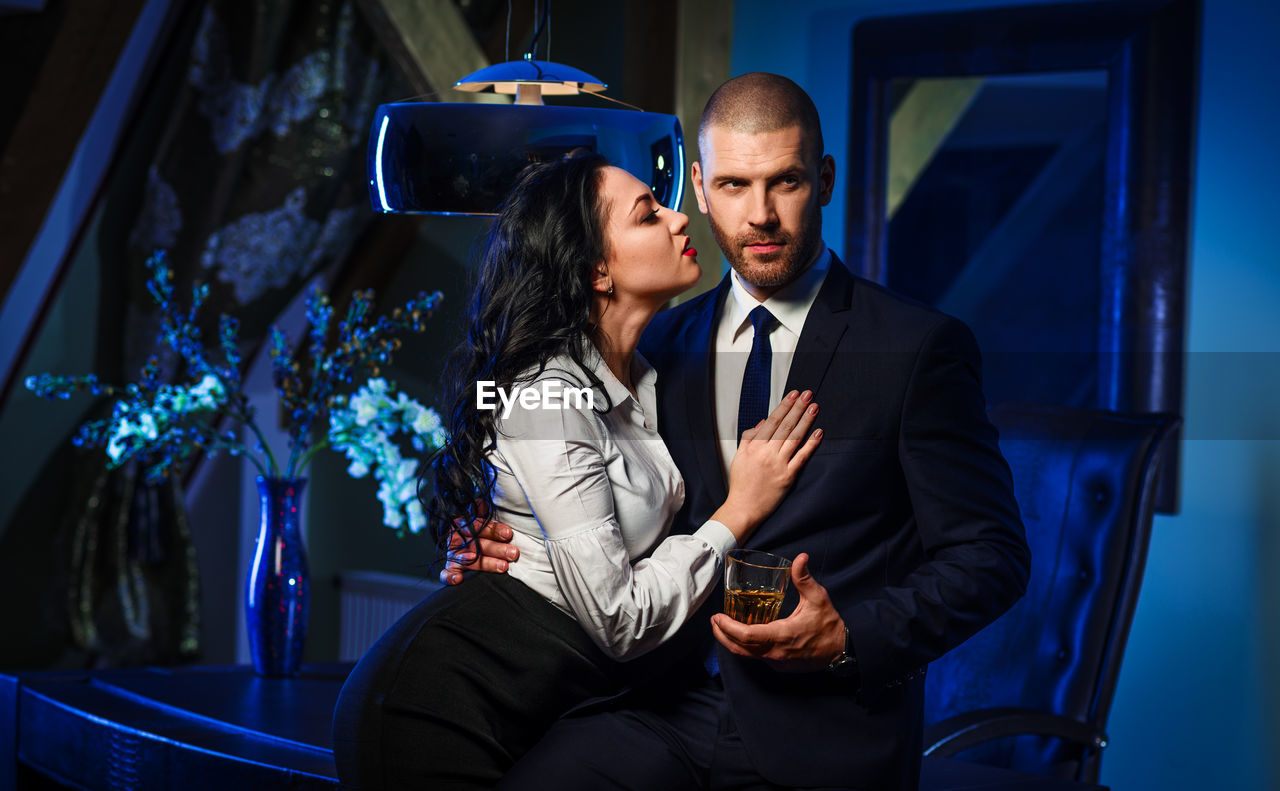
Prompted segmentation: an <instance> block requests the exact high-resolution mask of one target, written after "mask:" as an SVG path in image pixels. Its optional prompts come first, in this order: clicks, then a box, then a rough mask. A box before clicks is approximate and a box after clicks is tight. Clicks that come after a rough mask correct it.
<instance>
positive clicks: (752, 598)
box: [724, 588, 783, 624]
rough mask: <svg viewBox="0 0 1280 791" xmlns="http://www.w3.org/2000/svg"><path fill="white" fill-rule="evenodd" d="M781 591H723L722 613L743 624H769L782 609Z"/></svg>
mask: <svg viewBox="0 0 1280 791" xmlns="http://www.w3.org/2000/svg"><path fill="white" fill-rule="evenodd" d="M782 597H783V593H782V591H746V590H731V589H728V588H726V589H725V591H724V613H725V615H727V616H729V617H730V618H732V619H733V620H735V621H739V622H741V623H745V624H756V623H769V622H770V621H772V620H774V619H775V618H777V617H778V610H779V609H781V608H782Z"/></svg>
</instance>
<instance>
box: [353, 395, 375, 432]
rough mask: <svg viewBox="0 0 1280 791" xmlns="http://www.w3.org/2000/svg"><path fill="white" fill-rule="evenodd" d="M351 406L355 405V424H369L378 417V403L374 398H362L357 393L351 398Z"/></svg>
mask: <svg viewBox="0 0 1280 791" xmlns="http://www.w3.org/2000/svg"><path fill="white" fill-rule="evenodd" d="M351 406H353V407H355V424H356V425H357V426H361V427H363V426H367V425H369V424H370V423H372V422H373V420H374V419H375V418H376V417H378V405H377V404H376V403H375V402H374V400H373V399H372V398H361V397H360V396H359V395H357V396H356V397H355V398H352V399H351Z"/></svg>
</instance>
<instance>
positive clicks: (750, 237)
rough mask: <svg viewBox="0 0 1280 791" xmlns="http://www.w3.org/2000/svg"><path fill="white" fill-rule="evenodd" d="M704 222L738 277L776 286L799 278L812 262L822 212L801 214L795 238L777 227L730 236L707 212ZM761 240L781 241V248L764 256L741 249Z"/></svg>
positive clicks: (820, 236) (819, 234)
mask: <svg viewBox="0 0 1280 791" xmlns="http://www.w3.org/2000/svg"><path fill="white" fill-rule="evenodd" d="M707 222H708V223H709V224H710V225H711V233H712V234H714V235H715V237H716V244H718V245H720V250H721V252H723V253H724V257H725V258H726V259H727V260H728V261H729V266H731V267H733V270H734V271H735V272H737V273H738V277H741V278H742V279H743V280H745V281H747V282H748V283H750V284H751V285H753V286H756V287H757V288H779V287H781V286H785V285H786V284H788V283H790V282H791V281H793V280H795V279H796V278H797V277H799V276H800V273H801V272H803V271H804V270H805V269H807V268H808V266H809V264H811V263H813V259H814V256H815V255H817V252H818V245H819V244H820V242H821V238H822V215H821V214H819V213H818V212H817V211H816V210H815V211H813V216H809V217H805V222H804V227H803V231H802V233H801V235H800V236H798V237H796V236H792V235H791V234H788V233H784V232H783V231H780V230H779V231H773V232H772V233H763V232H761V233H750V234H743V235H741V236H730V235H729V234H728V233H726V232H725V230H724V229H723V228H721V227H720V225H719V224H718V223H717V222H716V220H715V217H714V216H712V215H711V214H710V213H708V214H707ZM764 243H773V244H781V245H782V247H781V249H779V250H778V251H776V252H773V253H768V254H766V255H750V254H748V253H747V251H746V249H745V248H746V246H747V245H749V244H764Z"/></svg>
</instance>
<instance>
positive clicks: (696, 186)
mask: <svg viewBox="0 0 1280 791" xmlns="http://www.w3.org/2000/svg"><path fill="white" fill-rule="evenodd" d="M689 180H690V181H692V182H693V197H695V198H697V199H698V211H700V212H702V213H703V214H706V213H707V196H706V194H704V193H703V191H702V163H701V162H699V161H698V160H696V159H695V160H693V167H692V168H691V169H690V171H689Z"/></svg>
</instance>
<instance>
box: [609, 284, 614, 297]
mask: <svg viewBox="0 0 1280 791" xmlns="http://www.w3.org/2000/svg"><path fill="white" fill-rule="evenodd" d="M609 296H613V284H612V283H610V284H609Z"/></svg>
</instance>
